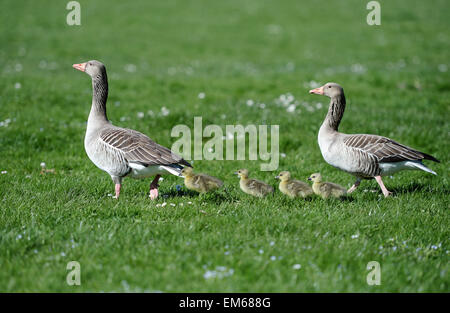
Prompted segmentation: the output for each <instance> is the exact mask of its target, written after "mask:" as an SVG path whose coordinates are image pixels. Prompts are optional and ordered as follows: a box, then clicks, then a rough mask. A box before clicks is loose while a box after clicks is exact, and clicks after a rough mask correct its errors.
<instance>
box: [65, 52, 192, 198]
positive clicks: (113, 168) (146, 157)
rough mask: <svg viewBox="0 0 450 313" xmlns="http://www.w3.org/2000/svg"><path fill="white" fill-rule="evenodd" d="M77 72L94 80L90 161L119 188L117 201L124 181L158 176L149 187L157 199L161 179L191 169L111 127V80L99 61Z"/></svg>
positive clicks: (162, 150) (87, 146) (88, 142)
mask: <svg viewBox="0 0 450 313" xmlns="http://www.w3.org/2000/svg"><path fill="white" fill-rule="evenodd" d="M73 67H74V68H75V69H77V70H80V71H82V72H85V73H87V74H88V75H90V76H91V78H92V90H93V94H92V106H91V111H90V113H89V118H88V123H87V129H86V136H85V139H84V147H85V150H86V153H87V155H88V157H89V159H90V160H91V161H92V162H93V163H94V164H95V165H96V166H97V167H98V168H100V169H102V170H103V171H105V172H107V173H108V174H109V175H110V176H111V178H112V180H113V182H114V183H115V184H116V188H115V191H116V198H118V197H119V195H120V188H121V184H122V178H124V177H125V176H130V177H133V178H145V177H149V176H156V177H155V179H154V180H153V182H152V183H151V184H150V197H151V198H152V199H155V198H156V197H157V196H158V180H159V178H160V175H163V174H167V173H170V174H173V175H177V176H180V175H181V174H180V173H181V170H182V169H183V167H184V166H189V167H191V165H190V164H189V163H188V162H187V161H185V160H184V159H183V158H181V157H180V156H178V155H176V154H175V153H173V152H172V151H171V150H169V149H168V148H166V147H163V146H161V145H159V144H157V143H156V142H154V141H153V140H151V139H150V138H149V137H147V136H146V135H144V134H142V133H140V132H138V131H135V130H132V129H127V128H120V127H117V126H114V125H112V124H111V122H110V121H109V120H108V117H107V114H106V101H107V98H108V79H107V75H106V68H105V66H104V65H103V64H102V63H101V62H99V61H95V60H93V61H89V62H86V63H80V64H74V65H73Z"/></svg>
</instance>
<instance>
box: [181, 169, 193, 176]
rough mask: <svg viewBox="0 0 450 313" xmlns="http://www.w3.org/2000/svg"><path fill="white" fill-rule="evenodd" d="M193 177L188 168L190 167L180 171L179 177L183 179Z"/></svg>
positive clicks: (191, 171)
mask: <svg viewBox="0 0 450 313" xmlns="http://www.w3.org/2000/svg"><path fill="white" fill-rule="evenodd" d="M193 175H194V172H193V170H192V168H190V167H188V166H187V167H184V168H183V169H182V170H181V176H183V177H191V176H193Z"/></svg>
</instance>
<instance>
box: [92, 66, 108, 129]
mask: <svg viewBox="0 0 450 313" xmlns="http://www.w3.org/2000/svg"><path fill="white" fill-rule="evenodd" d="M107 99H108V79H107V76H106V73H103V74H99V75H97V76H96V77H92V106H91V112H90V114H89V120H88V122H89V121H108V117H107V115H106V100H107Z"/></svg>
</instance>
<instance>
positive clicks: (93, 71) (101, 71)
mask: <svg viewBox="0 0 450 313" xmlns="http://www.w3.org/2000/svg"><path fill="white" fill-rule="evenodd" d="M72 67H73V68H74V69H77V70H79V71H82V72H85V73H86V74H88V75H89V76H91V77H92V78H94V77H98V76H102V75H105V74H106V68H105V65H103V63H102V62H100V61H97V60H91V61H87V62H84V63H79V64H74V65H72Z"/></svg>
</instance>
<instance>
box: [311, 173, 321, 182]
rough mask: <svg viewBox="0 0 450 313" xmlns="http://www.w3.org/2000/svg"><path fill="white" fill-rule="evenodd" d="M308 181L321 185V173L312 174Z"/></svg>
mask: <svg viewBox="0 0 450 313" xmlns="http://www.w3.org/2000/svg"><path fill="white" fill-rule="evenodd" d="M308 180H311V181H312V182H313V183H320V182H321V181H322V175H320V173H314V174H311V176H309V178H308Z"/></svg>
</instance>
